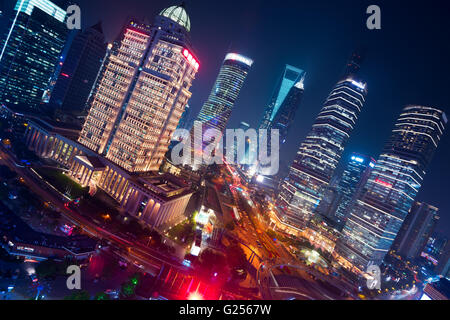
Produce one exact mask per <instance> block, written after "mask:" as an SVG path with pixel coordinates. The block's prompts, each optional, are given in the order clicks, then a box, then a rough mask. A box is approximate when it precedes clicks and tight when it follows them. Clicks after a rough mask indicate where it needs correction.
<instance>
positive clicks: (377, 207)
mask: <svg viewBox="0 0 450 320" xmlns="http://www.w3.org/2000/svg"><path fill="white" fill-rule="evenodd" d="M446 123H447V117H446V115H445V113H444V112H443V111H441V110H439V109H435V108H430V107H423V106H407V107H406V108H404V109H403V111H402V113H401V114H400V117H399V118H398V120H397V122H396V124H395V127H394V129H393V130H392V135H391V137H390V139H389V140H388V142H387V143H386V145H385V147H384V149H383V152H382V154H381V155H380V157H379V159H378V161H377V163H376V165H375V167H374V169H373V171H372V173H371V175H370V178H369V179H368V181H367V183H366V185H365V186H364V188H363V192H362V193H361V195H360V196H359V197H358V199H357V200H356V202H355V203H354V204H353V206H352V208H351V209H350V214H349V216H348V219H347V222H346V224H345V226H344V229H343V231H342V233H343V234H342V237H341V239H340V241H339V242H338V244H337V246H336V252H337V253H338V255H339V256H341V258H343V259H345V260H346V261H343V263H349V264H350V265H352V266H354V267H356V268H358V269H359V270H365V269H366V267H367V266H368V265H371V264H377V265H379V264H380V263H381V262H382V261H383V258H384V256H385V254H386V253H387V252H388V251H389V249H390V247H391V245H392V242H393V241H394V239H395V237H396V235H397V233H398V232H399V230H400V227H401V225H402V223H403V221H404V220H405V218H406V216H407V215H408V212H409V210H410V208H411V206H412V204H413V202H414V198H415V197H416V195H417V193H418V192H419V189H420V187H421V185H422V182H423V178H424V176H425V170H426V168H427V167H428V164H429V163H430V161H431V158H432V156H433V154H434V151H435V150H436V148H437V146H438V143H439V141H440V139H441V136H442V134H443V133H444V128H445V125H446Z"/></svg>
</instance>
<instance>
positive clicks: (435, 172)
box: [5, 0, 450, 236]
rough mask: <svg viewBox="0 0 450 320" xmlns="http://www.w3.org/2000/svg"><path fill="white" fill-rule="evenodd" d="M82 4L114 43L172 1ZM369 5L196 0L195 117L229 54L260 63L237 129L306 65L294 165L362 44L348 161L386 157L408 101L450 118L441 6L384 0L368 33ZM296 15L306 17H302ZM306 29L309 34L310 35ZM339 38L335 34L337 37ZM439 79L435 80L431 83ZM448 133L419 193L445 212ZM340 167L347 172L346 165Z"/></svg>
mask: <svg viewBox="0 0 450 320" xmlns="http://www.w3.org/2000/svg"><path fill="white" fill-rule="evenodd" d="M78 3H79V5H80V7H81V8H82V10H83V18H82V27H83V28H84V27H88V26H89V25H93V24H95V23H97V22H98V21H99V20H102V21H103V26H104V30H105V35H106V37H107V39H108V41H110V42H111V40H112V39H114V38H115V37H116V36H117V34H118V32H119V31H120V28H121V26H122V25H123V23H125V21H126V19H127V16H128V15H130V16H133V15H135V16H138V17H142V16H145V17H147V18H148V19H149V21H151V19H152V17H153V16H154V15H156V14H157V13H158V11H159V10H160V8H163V7H167V6H169V5H171V3H170V2H167V1H162V0H159V1H154V2H152V3H143V2H141V1H137V0H131V1H129V2H127V3H126V4H124V3H123V2H120V1H113V2H111V1H107V3H108V4H107V5H108V7H109V8H110V10H107V11H104V10H103V8H104V6H106V2H105V1H96V2H95V3H92V2H89V1H85V0H81V1H78ZM402 3H403V4H402ZM369 4H372V3H370V2H368V1H361V2H358V3H357V4H355V3H353V2H351V1H344V3H342V4H341V3H334V2H331V1H321V2H320V4H319V3H317V4H313V3H308V2H301V3H298V2H294V1H288V3H286V6H289V7H292V8H297V10H290V11H289V12H287V11H286V10H284V9H283V7H277V6H275V7H274V6H271V4H270V3H268V2H264V3H261V2H258V1H246V2H244V3H238V2H236V4H234V5H233V4H232V3H230V4H229V5H230V6H229V7H228V6H227V5H225V4H224V3H211V2H207V1H189V2H187V4H186V8H187V11H188V13H189V15H190V18H191V21H192V25H191V35H192V41H193V46H194V47H195V49H196V52H198V55H199V56H198V58H199V60H200V61H202V65H201V67H200V68H199V72H198V74H197V77H196V80H195V81H194V83H193V86H192V93H193V95H192V98H191V99H190V101H189V104H190V106H191V109H192V114H193V115H194V116H196V115H197V114H198V112H199V111H200V108H201V106H202V105H203V103H204V101H206V99H207V96H208V95H209V93H210V88H211V85H212V84H213V82H214V79H215V77H216V76H217V72H218V70H219V68H220V65H221V63H222V60H223V56H224V55H225V53H226V52H227V51H228V50H229V49H230V50H235V51H238V52H239V53H242V54H244V55H248V56H250V57H252V58H253V60H254V61H255V63H254V65H253V66H252V71H251V72H250V73H249V76H248V79H247V80H246V83H245V84H244V87H243V88H242V90H241V95H240V97H239V99H238V101H237V102H236V106H235V109H236V110H237V109H239V110H240V111H241V112H240V113H239V114H236V113H234V114H232V116H231V118H230V122H229V127H230V128H238V126H239V123H240V121H242V120H244V121H246V122H248V123H249V124H250V125H251V127H253V128H257V126H258V125H259V121H260V119H261V117H262V116H263V112H264V109H263V108H264V106H265V105H266V104H267V101H268V100H269V98H270V95H271V93H272V91H273V84H274V82H275V81H276V80H277V79H278V77H279V72H280V69H281V68H283V66H284V65H285V64H286V63H287V64H291V65H294V66H301V67H302V69H304V70H305V71H306V73H307V79H306V81H305V93H304V97H303V101H302V107H301V110H299V112H297V115H296V119H295V122H294V123H295V124H296V126H295V129H296V130H291V132H290V133H289V135H288V139H287V142H286V146H285V147H284V148H283V152H284V155H282V156H281V157H280V158H281V161H282V165H283V166H284V167H287V166H289V165H290V164H291V162H292V160H293V159H294V157H295V153H296V151H297V148H298V147H299V145H300V142H301V141H302V140H303V139H304V138H305V136H306V134H307V132H308V131H309V129H310V126H311V124H312V123H313V121H314V118H315V117H316V116H317V114H318V112H319V111H320V106H321V104H322V103H323V101H324V100H325V97H326V96H327V94H328V92H329V91H330V89H331V88H332V86H333V85H334V83H335V81H336V77H338V76H339V74H341V72H342V71H343V64H344V63H345V61H346V60H347V58H348V56H349V54H350V53H351V52H352V51H353V50H354V49H355V47H356V46H358V45H359V44H360V43H362V44H363V45H365V47H366V48H367V57H366V61H365V63H364V70H363V71H362V75H363V76H364V77H365V78H366V79H367V82H368V87H369V88H370V92H369V94H368V97H367V103H366V106H365V108H364V110H363V112H362V113H361V116H360V119H359V121H358V125H357V126H356V128H355V131H354V134H353V136H352V138H351V139H350V141H349V144H348V146H347V147H346V149H345V151H344V154H343V158H345V157H348V155H350V153H351V152H358V153H363V154H370V155H372V156H373V157H374V158H377V156H378V155H379V154H380V152H381V149H382V146H383V143H384V141H385V140H386V139H387V138H388V136H389V135H390V129H391V127H392V125H393V123H394V122H395V118H396V116H397V115H398V114H399V113H400V111H401V109H402V108H403V107H404V106H406V105H408V104H421V105H429V106H435V107H437V108H441V109H443V110H444V111H446V112H447V114H449V113H450V112H449V105H448V99H447V97H446V96H445V94H443V92H445V83H446V82H448V80H449V79H448V77H449V75H450V66H449V65H448V64H446V63H445V61H446V60H445V57H446V56H448V55H449V54H450V45H449V44H448V43H446V42H441V41H440V39H439V38H436V37H430V36H429V35H430V34H440V30H445V25H446V16H445V14H444V12H443V11H441V10H439V6H436V7H434V6H428V5H426V4H418V3H415V2H413V3H411V2H408V3H406V2H403V1H399V2H398V3H391V2H387V1H379V5H380V7H381V8H382V9H383V10H382V29H381V30H372V31H371V30H367V28H366V27H365V22H366V18H367V15H366V14H365V11H366V8H367V6H368V5H369ZM233 6H234V7H236V6H237V7H240V10H239V12H237V11H233V10H230V9H229V8H231V7H233ZM405 6H406V8H407V10H406V11H405V10H404V7H405ZM216 11H222V12H226V13H227V14H226V15H223V16H220V17H216V16H215V15H211V14H209V12H216ZM255 12H258V14H256V13H255ZM296 15H298V17H297V18H295V19H293V17H294V16H296ZM267 19H271V20H274V21H277V24H276V25H272V24H271V25H270V27H269V26H268V25H267V26H265V25H264V21H266V20H267ZM5 20H6V19H5ZM231 21H233V23H232V24H231ZM410 21H420V23H419V22H417V23H411V22H410ZM294 26H295V27H294ZM211 28H212V30H211ZM298 30H302V31H301V32H302V33H301V37H299V35H298V32H299V31H298ZM275 34H279V35H281V38H280V39H279V40H278V39H276V38H274V37H273V36H272V37H271V39H273V40H272V42H267V41H266V40H265V39H266V38H265V37H266V36H267V35H275ZM330 34H332V35H333V38H329V35H330ZM398 34H402V37H401V38H398V37H397V35H398ZM264 35H266V36H264ZM249 37H250V40H248V38H249ZM213 39H219V40H220V41H218V42H217V41H214V40H213ZM406 48H410V49H408V50H406ZM380 67H381V68H380ZM411 72H414V74H415V75H416V77H415V78H414V81H411V77H409V73H411ZM384 73H386V75H384ZM430 77H431V79H433V81H429V79H430ZM394 88H395V90H394ZM384 94H385V95H387V97H386V98H384ZM381 110H382V112H380V111H381ZM245 114H247V116H245ZM449 136H450V135H448V134H447V135H444V137H443V140H442V142H441V147H440V148H438V150H437V153H436V157H435V158H434V160H433V161H432V163H431V166H430V169H429V173H428V175H427V179H426V180H425V183H424V186H423V188H422V190H421V192H420V193H419V195H418V197H417V200H419V201H424V202H427V203H430V204H431V205H434V206H436V207H438V208H440V210H441V212H449V211H450V204H449V203H448V201H445V195H446V194H448V192H449V191H448V188H441V185H440V183H439V181H440V180H441V179H444V180H449V179H450V170H448V167H447V163H448V161H449V159H450V137H449ZM339 170H343V163H342V162H341V163H340V168H339ZM449 223H450V215H443V217H442V220H441V221H440V223H439V225H438V227H437V229H438V230H439V231H441V232H442V233H445V234H448V231H447V230H446V229H445V225H448V224H449ZM443 226H444V227H443ZM448 236H450V234H448Z"/></svg>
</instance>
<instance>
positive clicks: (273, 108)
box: [259, 64, 305, 129]
mask: <svg viewBox="0 0 450 320" xmlns="http://www.w3.org/2000/svg"><path fill="white" fill-rule="evenodd" d="M304 77H305V71H303V70H302V69H299V68H296V67H293V66H291V65H288V64H287V65H286V66H285V68H284V70H283V74H282V76H281V78H280V79H279V80H278V83H277V85H276V87H275V90H274V91H273V94H272V97H271V99H270V102H269V104H268V105H267V106H266V108H265V109H264V115H263V118H262V120H261V123H260V125H259V128H260V129H270V128H271V127H272V125H273V123H274V120H275V118H276V117H277V115H279V112H278V111H279V110H280V108H281V106H282V105H283V103H284V102H285V101H286V100H287V103H286V104H285V107H284V113H286V112H289V110H292V111H294V113H295V110H296V109H297V108H298V105H299V103H300V98H298V100H297V98H295V92H297V91H299V90H302V91H303V79H304ZM294 87H295V88H297V89H298V90H295V89H294V92H292V94H290V91H291V90H292V89H293V88H294ZM278 118H279V119H281V118H283V116H281V115H279V116H278Z"/></svg>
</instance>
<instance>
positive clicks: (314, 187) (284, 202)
mask: <svg viewBox="0 0 450 320" xmlns="http://www.w3.org/2000/svg"><path fill="white" fill-rule="evenodd" d="M366 94H367V89H366V85H365V84H364V83H362V82H359V81H356V80H354V78H346V79H344V80H341V81H339V82H338V83H337V85H336V86H335V87H334V88H333V90H332V91H331V93H330V95H329V96H328V98H327V99H326V101H325V103H324V106H323V108H322V110H321V112H320V113H319V115H318V116H317V118H316V120H315V122H314V124H313V127H312V129H311V131H310V133H309V134H308V135H307V137H306V139H305V140H304V141H303V142H302V144H301V146H300V148H299V150H298V152H297V156H296V158H295V160H294V163H293V164H292V166H291V168H290V172H289V175H288V177H287V178H286V179H285V180H284V181H283V183H282V185H281V190H280V193H279V195H278V198H277V204H278V207H279V214H280V216H281V217H280V218H281V220H282V221H284V222H285V223H288V224H291V225H293V226H294V227H297V228H304V227H305V226H306V224H307V222H308V221H309V220H310V219H311V217H312V216H313V214H314V211H315V210H316V208H317V206H318V205H319V203H320V200H321V198H322V191H323V188H325V187H326V186H327V185H328V184H329V183H330V181H331V178H332V176H333V174H334V171H335V169H336V167H337V165H338V162H339V160H340V157H341V155H342V152H343V151H344V146H345V145H346V143H347V141H348V139H349V137H350V134H351V133H352V131H353V128H354V126H355V124H356V121H357V119H358V115H359V113H360V112H361V109H362V107H363V104H364V102H365V97H366Z"/></svg>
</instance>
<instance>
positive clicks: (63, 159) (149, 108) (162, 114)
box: [25, 6, 199, 230]
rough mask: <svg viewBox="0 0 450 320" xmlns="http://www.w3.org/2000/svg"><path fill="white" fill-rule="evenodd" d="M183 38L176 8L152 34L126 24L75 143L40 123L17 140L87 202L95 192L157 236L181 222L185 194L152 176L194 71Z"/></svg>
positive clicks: (183, 18) (166, 178)
mask: <svg viewBox="0 0 450 320" xmlns="http://www.w3.org/2000/svg"><path fill="white" fill-rule="evenodd" d="M189 30H190V21H189V17H188V16H187V14H186V11H185V10H184V8H183V7H182V6H174V7H169V8H167V9H164V10H163V11H162V12H161V13H160V15H159V16H157V17H156V21H155V24H154V25H153V26H148V25H145V24H140V23H136V22H134V21H130V22H129V24H128V25H127V26H126V28H125V29H124V32H123V34H122V37H121V38H120V40H119V41H117V42H116V44H117V45H116V47H113V48H111V54H110V55H109V56H108V59H107V61H106V63H105V64H104V67H103V70H102V72H100V77H99V81H98V85H97V86H95V88H94V92H93V95H92V98H93V99H92V104H91V109H90V111H89V115H88V117H87V119H86V122H85V124H84V126H83V128H82V130H81V132H79V131H78V132H76V133H79V138H78V142H76V141H75V140H77V138H76V137H74V136H70V137H69V136H68V134H67V132H66V131H63V132H61V131H60V130H59V129H58V130H54V129H52V130H50V129H51V128H50V129H48V128H47V127H49V126H46V125H42V121H35V120H30V121H29V124H28V129H27V131H26V133H25V141H26V143H27V146H28V148H29V149H31V150H34V151H36V153H37V154H38V155H39V156H41V157H44V158H51V159H53V160H55V161H57V162H58V163H60V164H61V165H63V166H64V167H66V168H68V169H69V170H68V176H70V177H71V178H72V179H74V180H75V181H77V182H78V183H79V184H80V185H81V186H83V187H87V186H88V187H89V192H90V193H91V194H93V193H95V191H96V189H97V188H100V189H102V190H103V191H105V192H106V193H107V194H108V195H109V196H111V197H112V198H113V199H115V200H116V201H117V202H118V203H119V204H120V207H121V208H122V211H123V212H127V213H129V214H131V215H134V216H136V217H137V218H138V219H140V220H142V221H143V222H145V223H147V224H148V225H150V226H151V227H154V228H157V229H160V230H165V228H166V227H168V226H170V225H173V224H176V223H178V222H180V221H181V220H182V219H185V217H184V212H185V209H186V206H187V203H188V202H189V199H190V197H191V196H192V193H193V192H192V191H191V189H190V186H189V185H187V184H186V183H184V182H183V181H182V180H181V179H178V178H176V177H174V176H173V175H171V174H169V173H165V174H158V173H155V172H153V171H157V170H158V169H159V166H160V164H161V163H162V159H163V156H164V153H165V152H166V151H167V147H168V145H169V142H170V139H171V135H172V133H173V131H174V130H175V128H176V127H177V125H178V121H179V119H180V117H181V114H182V113H183V110H184V106H185V105H186V103H187V100H188V98H189V97H190V95H191V93H190V92H189V88H190V86H191V83H192V80H193V79H194V76H195V74H196V72H197V70H198V68H199V63H198V62H197V59H196V58H194V56H193V55H192V51H191V50H192V49H191V48H190V41H189V38H188V31H189ZM144 204H145V205H144Z"/></svg>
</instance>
